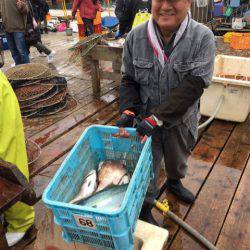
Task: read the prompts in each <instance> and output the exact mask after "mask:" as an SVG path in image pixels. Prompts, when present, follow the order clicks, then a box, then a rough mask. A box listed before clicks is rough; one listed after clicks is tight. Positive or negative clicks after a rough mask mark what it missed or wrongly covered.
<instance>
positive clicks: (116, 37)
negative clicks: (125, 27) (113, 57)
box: [115, 30, 122, 39]
mask: <svg viewBox="0 0 250 250" xmlns="http://www.w3.org/2000/svg"><path fill="white" fill-rule="evenodd" d="M120 37H122V33H121V31H120V30H117V31H116V33H115V39H118V38H120Z"/></svg>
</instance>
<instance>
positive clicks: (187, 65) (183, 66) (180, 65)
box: [173, 62, 202, 73]
mask: <svg viewBox="0 0 250 250" xmlns="http://www.w3.org/2000/svg"><path fill="white" fill-rule="evenodd" d="M201 64H202V63H200V62H177V63H174V65H173V68H174V70H175V71H176V72H179V73H187V72H190V71H192V70H193V69H195V68H198V67H200V66H201Z"/></svg>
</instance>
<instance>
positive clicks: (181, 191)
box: [166, 179, 195, 204]
mask: <svg viewBox="0 0 250 250" xmlns="http://www.w3.org/2000/svg"><path fill="white" fill-rule="evenodd" d="M166 188H167V189H168V190H169V191H170V192H171V193H173V194H174V195H175V196H177V198H179V199H180V200H181V201H184V202H186V203H188V204H192V203H194V201H195V196H194V195H193V194H192V193H191V192H190V191H189V190H188V189H186V188H185V187H184V186H183V185H182V183H181V181H180V180H171V179H168V180H167V182H166Z"/></svg>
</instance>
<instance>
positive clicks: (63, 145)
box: [30, 103, 118, 176]
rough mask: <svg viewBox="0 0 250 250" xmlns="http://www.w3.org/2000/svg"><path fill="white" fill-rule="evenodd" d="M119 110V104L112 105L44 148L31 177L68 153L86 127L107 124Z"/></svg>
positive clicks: (31, 169) (32, 168)
mask: <svg viewBox="0 0 250 250" xmlns="http://www.w3.org/2000/svg"><path fill="white" fill-rule="evenodd" d="M117 109H118V107H117V103H113V104H111V105H110V106H108V107H107V108H105V109H103V110H102V111H101V112H100V113H97V114H96V115H94V116H92V117H91V118H89V119H88V120H86V121H85V122H83V123H81V124H80V125H78V126H77V127H75V128H74V129H72V130H70V131H69V132H68V133H67V134H64V135H62V136H61V137H59V138H58V139H57V140H55V141H53V142H52V143H50V144H49V145H47V146H46V147H45V148H43V150H42V153H41V156H40V158H39V159H38V160H37V161H36V162H35V163H34V165H33V166H31V168H30V175H31V176H34V175H36V174H38V173H39V172H41V171H42V170H43V169H45V168H46V167H47V166H49V165H50V164H51V163H53V162H54V161H56V160H57V159H59V158H60V157H61V156H62V155H64V154H65V153H67V152H68V151H69V150H70V149H71V148H72V147H73V145H74V144H75V142H76V141H77V140H78V139H79V137H80V135H81V134H82V133H83V131H84V130H85V128H86V127H88V126H90V125H92V124H107V123H108V122H109V121H110V120H112V119H113V118H114V116H116V115H117V113H118V112H117Z"/></svg>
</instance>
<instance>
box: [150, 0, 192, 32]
mask: <svg viewBox="0 0 250 250" xmlns="http://www.w3.org/2000/svg"><path fill="white" fill-rule="evenodd" d="M190 5H191V0H152V15H153V18H154V20H155V21H156V22H157V24H158V26H159V27H160V29H161V30H162V29H164V30H167V31H172V30H175V29H176V28H177V27H178V26H179V25H180V24H181V23H182V21H183V20H184V19H185V17H186V15H187V12H188V10H189V8H190Z"/></svg>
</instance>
